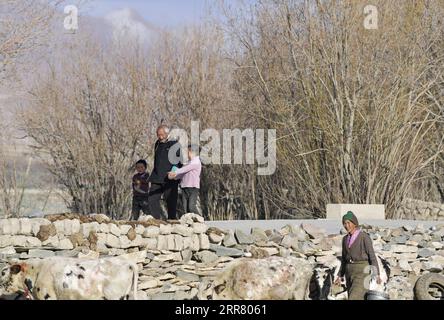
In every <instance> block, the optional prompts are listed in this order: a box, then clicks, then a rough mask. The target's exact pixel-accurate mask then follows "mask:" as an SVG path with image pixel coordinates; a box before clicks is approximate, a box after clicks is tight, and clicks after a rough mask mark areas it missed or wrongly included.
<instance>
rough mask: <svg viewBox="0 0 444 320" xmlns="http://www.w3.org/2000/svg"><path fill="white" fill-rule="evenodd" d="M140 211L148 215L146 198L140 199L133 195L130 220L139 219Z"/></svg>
mask: <svg viewBox="0 0 444 320" xmlns="http://www.w3.org/2000/svg"><path fill="white" fill-rule="evenodd" d="M140 211H142V212H143V214H144V215H149V214H150V211H149V205H148V198H145V199H141V198H136V197H133V207H132V210H131V219H130V220H135V221H137V220H139V217H140Z"/></svg>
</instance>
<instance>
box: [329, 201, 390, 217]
mask: <svg viewBox="0 0 444 320" xmlns="http://www.w3.org/2000/svg"><path fill="white" fill-rule="evenodd" d="M347 211H353V213H354V214H355V215H356V217H357V218H358V220H385V205H383V204H345V203H338V204H327V219H333V220H341V219H342V216H343V215H344V214H346V213H347Z"/></svg>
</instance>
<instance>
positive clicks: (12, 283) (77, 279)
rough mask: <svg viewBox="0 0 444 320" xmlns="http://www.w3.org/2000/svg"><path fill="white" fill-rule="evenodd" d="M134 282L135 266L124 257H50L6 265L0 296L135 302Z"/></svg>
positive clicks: (0, 284)
mask: <svg viewBox="0 0 444 320" xmlns="http://www.w3.org/2000/svg"><path fill="white" fill-rule="evenodd" d="M137 281H138V268H137V265H136V264H135V263H134V262H130V261H128V260H125V259H123V258H119V257H107V258H101V259H94V260H91V259H89V260H86V259H78V258H65V257H50V258H46V259H30V260H27V261H26V262H10V263H8V264H6V265H5V266H4V267H3V268H2V270H1V275H0V293H1V294H3V295H12V294H16V293H22V294H23V295H24V296H26V297H28V298H29V299H37V300H128V299H134V300H136V299H137Z"/></svg>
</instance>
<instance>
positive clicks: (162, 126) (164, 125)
mask: <svg viewBox="0 0 444 320" xmlns="http://www.w3.org/2000/svg"><path fill="white" fill-rule="evenodd" d="M160 129H162V130H163V131H165V133H166V134H169V133H170V127H168V126H167V125H166V124H161V125H160V126H158V127H157V130H156V132H159V130H160Z"/></svg>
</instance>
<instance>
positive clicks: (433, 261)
mask: <svg viewBox="0 0 444 320" xmlns="http://www.w3.org/2000/svg"><path fill="white" fill-rule="evenodd" d="M363 228H365V230H366V231H367V232H368V233H369V234H370V235H371V237H372V239H373V243H374V247H375V251H376V252H377V254H378V255H380V256H381V257H384V258H386V259H387V260H388V262H389V263H390V264H391V266H392V275H391V279H390V282H389V284H388V292H389V294H390V296H391V298H392V299H412V298H413V285H414V283H415V282H416V279H417V277H418V276H420V275H421V274H423V273H427V272H442V270H443V265H444V250H443V237H444V224H443V225H438V226H436V227H433V228H431V229H424V228H422V227H420V226H419V227H415V228H411V227H408V226H406V227H403V228H397V229H387V228H379V227H370V226H363ZM342 237H343V236H342V235H327V234H326V233H325V231H324V230H322V229H319V228H317V227H315V226H313V225H310V224H302V225H297V224H294V225H287V226H285V227H283V228H282V229H280V230H262V229H259V228H253V229H252V230H251V232H250V233H248V234H247V233H244V232H242V231H240V230H220V229H217V228H214V227H211V228H209V227H208V226H207V225H206V224H205V223H204V221H203V219H202V218H201V217H200V216H198V215H192V214H188V215H185V216H183V217H182V218H181V220H180V221H177V222H171V223H166V222H163V221H158V220H154V219H147V220H146V221H140V222H127V221H110V220H109V219H108V218H107V217H106V216H103V215H94V216H88V217H80V216H75V215H72V214H66V215H53V216H47V217H45V218H34V219H27V218H21V219H3V220H0V256H1V258H2V259H4V260H6V259H8V260H11V259H20V260H25V259H29V258H45V257H49V256H70V257H79V258H97V257H99V256H116V255H119V256H121V255H125V256H126V257H127V258H128V259H133V260H135V261H136V262H137V263H138V266H139V296H140V297H141V298H142V299H177V300H184V299H194V298H196V296H197V293H198V287H199V284H200V283H201V282H202V281H204V280H208V279H209V280H211V279H212V278H213V277H214V276H215V275H216V274H217V273H218V272H220V271H221V270H223V269H224V268H225V267H226V266H227V264H229V263H230V262H231V261H233V260H234V259H237V258H241V257H250V258H265V257H268V256H282V257H287V256H290V255H292V256H296V257H302V258H305V259H307V260H308V261H310V262H313V263H314V264H316V267H317V268H318V269H319V270H320V269H325V268H329V267H331V266H332V265H334V263H335V262H336V261H337V256H339V255H340V254H341V241H342Z"/></svg>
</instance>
